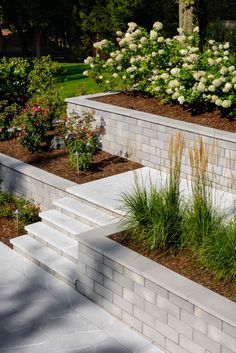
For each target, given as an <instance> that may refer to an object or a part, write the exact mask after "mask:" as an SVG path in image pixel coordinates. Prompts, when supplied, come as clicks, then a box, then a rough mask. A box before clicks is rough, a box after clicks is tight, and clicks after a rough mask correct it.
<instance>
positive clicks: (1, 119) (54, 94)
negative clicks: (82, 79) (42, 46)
mask: <svg viewBox="0 0 236 353" xmlns="http://www.w3.org/2000/svg"><path fill="white" fill-rule="evenodd" d="M58 69H59V66H58V64H56V63H54V62H53V61H52V60H51V59H50V58H49V57H43V58H41V59H36V60H27V59H21V58H15V59H6V58H3V59H1V60H0V71H1V78H0V139H1V140H3V139H7V138H10V137H12V136H14V135H15V134H16V133H17V132H19V131H21V130H22V126H21V125H22V124H21V123H22V116H21V114H23V116H24V115H25V111H24V110H25V109H27V110H30V109H32V108H33V107H36V108H45V109H46V108H47V109H48V110H49V113H48V114H49V115H50V117H51V120H56V119H58V117H59V116H60V115H61V113H62V107H63V102H62V99H61V97H60V95H59V91H58V89H57V88H56V86H55V74H56V72H57V71H58ZM23 120H24V118H23ZM36 128H37V125H35V129H36Z"/></svg>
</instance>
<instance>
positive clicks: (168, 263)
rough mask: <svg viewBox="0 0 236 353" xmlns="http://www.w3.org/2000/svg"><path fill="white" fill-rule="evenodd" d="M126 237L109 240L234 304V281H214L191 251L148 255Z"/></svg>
mask: <svg viewBox="0 0 236 353" xmlns="http://www.w3.org/2000/svg"><path fill="white" fill-rule="evenodd" d="M126 235H127V233H125V232H122V233H117V234H114V235H112V236H110V237H109V238H110V239H112V240H114V241H116V242H117V243H119V244H122V245H124V246H126V247H127V248H129V249H131V250H133V251H135V252H137V253H139V254H141V255H143V256H145V257H148V258H149V259H151V260H153V261H155V262H158V263H159V264H161V265H163V266H165V267H167V268H169V269H170V270H172V271H175V272H177V273H179V274H180V275H182V276H184V277H187V278H189V279H191V280H192V281H194V282H197V283H199V284H201V285H202V286H204V287H206V288H209V289H211V290H212V291H214V292H216V293H218V294H220V295H222V296H224V297H226V298H228V299H230V300H232V301H234V302H236V280H235V281H231V282H226V281H223V280H218V279H216V278H215V276H214V274H213V273H212V272H211V271H209V270H208V269H206V268H205V267H204V266H203V265H202V264H201V263H200V261H199V259H198V258H197V256H196V254H193V252H191V250H189V249H178V250H175V251H172V252H160V251H154V252H152V253H148V252H147V251H145V250H144V249H143V248H142V247H141V245H137V244H134V243H133V242H132V241H131V240H130V239H128V237H127V236H126Z"/></svg>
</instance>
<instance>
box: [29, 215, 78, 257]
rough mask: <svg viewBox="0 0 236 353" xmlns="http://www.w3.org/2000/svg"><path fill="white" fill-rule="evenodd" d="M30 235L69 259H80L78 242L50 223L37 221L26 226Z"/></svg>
mask: <svg viewBox="0 0 236 353" xmlns="http://www.w3.org/2000/svg"><path fill="white" fill-rule="evenodd" d="M25 230H26V231H27V233H28V235H29V236H31V237H32V238H33V239H36V240H37V241H38V242H40V243H41V244H42V245H45V246H47V247H48V248H50V249H52V250H54V251H56V252H57V253H58V254H59V255H62V256H65V257H66V258H68V259H69V260H71V261H73V262H75V263H77V261H78V242H77V241H76V240H74V239H72V238H70V237H68V236H67V235H65V234H63V233H61V232H58V231H57V230H56V229H53V228H51V227H49V226H48V225H46V224H44V223H42V222H37V223H33V224H30V225H28V226H26V227H25Z"/></svg>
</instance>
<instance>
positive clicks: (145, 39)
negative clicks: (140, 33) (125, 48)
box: [140, 37, 148, 44]
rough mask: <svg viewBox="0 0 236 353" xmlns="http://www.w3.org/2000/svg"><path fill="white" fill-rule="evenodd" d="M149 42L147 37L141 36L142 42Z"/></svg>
mask: <svg viewBox="0 0 236 353" xmlns="http://www.w3.org/2000/svg"><path fill="white" fill-rule="evenodd" d="M147 42H148V40H147V38H146V37H141V38H140V43H141V44H146V43H147Z"/></svg>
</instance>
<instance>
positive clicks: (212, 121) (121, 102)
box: [92, 93, 236, 132]
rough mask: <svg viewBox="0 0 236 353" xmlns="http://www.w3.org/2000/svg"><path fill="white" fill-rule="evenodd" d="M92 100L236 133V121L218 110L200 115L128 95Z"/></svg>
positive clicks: (153, 99)
mask: <svg viewBox="0 0 236 353" xmlns="http://www.w3.org/2000/svg"><path fill="white" fill-rule="evenodd" d="M92 100H95V101H98V102H103V103H107V104H112V105H116V106H119V107H123V108H128V109H134V110H138V111H141V112H146V113H151V114H156V115H161V116H165V117H169V118H172V119H176V120H182V121H187V122H189V123H194V124H199V125H203V126H208V127H211V128H215V129H219V130H224V131H230V132H236V120H235V119H234V120H233V119H230V118H229V117H228V116H222V112H221V111H220V110H218V109H214V110H209V111H206V112H204V113H201V112H199V111H193V110H190V109H189V108H186V107H183V106H181V105H178V104H163V103H161V102H160V101H158V100H157V99H156V98H150V97H147V96H143V95H139V94H130V93H119V94H113V95H108V96H102V97H97V98H92ZM157 120H158V117H157Z"/></svg>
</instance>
